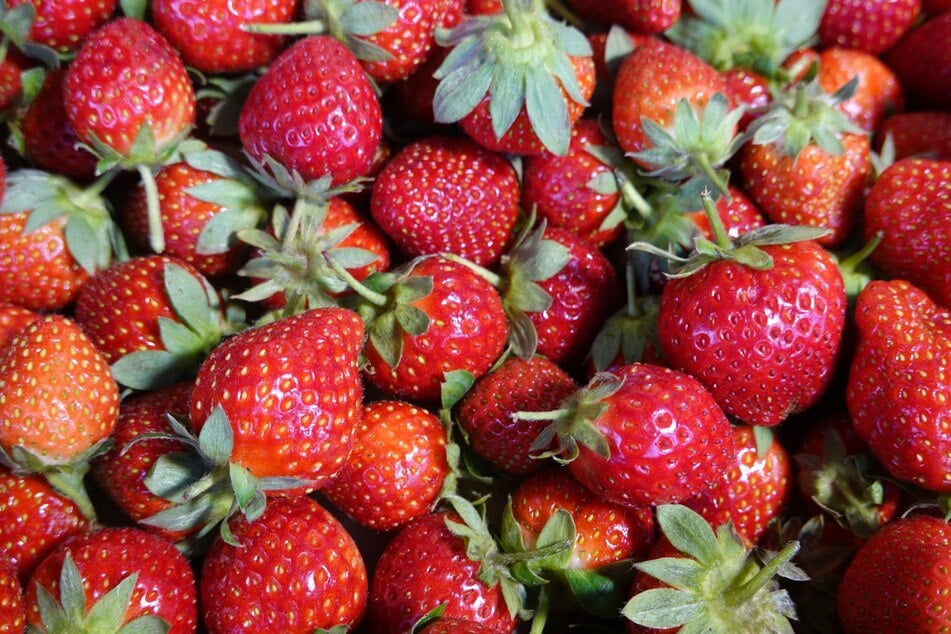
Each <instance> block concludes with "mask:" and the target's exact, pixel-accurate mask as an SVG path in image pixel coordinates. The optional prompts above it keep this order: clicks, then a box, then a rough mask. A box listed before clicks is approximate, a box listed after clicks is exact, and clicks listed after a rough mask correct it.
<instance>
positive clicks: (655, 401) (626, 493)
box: [521, 363, 735, 507]
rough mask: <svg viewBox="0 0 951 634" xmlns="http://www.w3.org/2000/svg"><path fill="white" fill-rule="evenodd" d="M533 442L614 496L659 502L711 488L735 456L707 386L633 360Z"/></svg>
mask: <svg viewBox="0 0 951 634" xmlns="http://www.w3.org/2000/svg"><path fill="white" fill-rule="evenodd" d="M521 416H522V417H525V418H531V417H536V418H546V417H547V418H548V419H549V420H550V419H552V418H554V419H555V422H553V423H552V424H551V426H550V427H549V428H548V429H546V430H545V431H544V432H543V433H542V434H541V435H539V437H538V439H537V440H536V443H535V446H534V447H533V449H534V450H536V451H541V450H543V449H544V448H545V447H548V446H550V443H551V441H552V440H553V439H557V440H556V442H555V448H554V449H552V450H549V451H545V452H544V454H543V455H552V456H558V457H559V458H560V460H564V461H566V462H568V467H569V469H571V473H572V475H574V476H575V477H576V478H577V479H578V480H579V481H580V482H581V483H582V484H583V485H584V486H585V487H587V488H588V489H589V490H590V491H592V492H593V493H594V494H595V495H597V496H598V497H600V498H602V499H604V500H605V501H608V502H613V503H615V504H621V505H625V506H634V507H637V506H654V505H656V504H666V503H668V502H673V501H681V500H685V499H687V498H689V497H691V496H692V495H695V494H697V493H699V492H701V491H704V490H706V489H708V488H709V487H710V486H711V485H712V484H713V483H714V482H716V481H717V479H718V478H720V477H721V476H722V474H723V473H724V472H725V471H726V469H727V467H729V465H730V461H731V459H732V456H733V455H734V454H735V450H734V447H733V432H732V430H731V429H730V425H729V423H728V422H727V419H726V416H724V415H723V412H722V411H721V410H720V408H719V406H717V404H716V403H715V402H714V400H713V398H712V397H711V396H710V394H709V392H707V391H706V389H704V387H703V386H702V385H700V383H699V382H697V381H696V380H695V379H693V378H692V377H690V376H688V375H686V374H684V373H682V372H677V371H676V370H671V369H668V368H662V367H658V366H652V365H646V364H642V363H632V364H630V365H627V366H624V367H622V368H620V369H619V370H617V371H616V372H615V373H614V374H608V373H601V374H597V375H595V377H594V378H593V379H592V380H591V381H590V382H589V383H588V385H587V387H585V388H582V389H581V390H579V391H578V392H576V393H575V394H574V395H572V396H571V397H569V398H568V399H567V400H566V401H565V402H563V404H562V405H561V407H560V408H559V410H556V411H555V412H551V413H549V412H544V413H539V414H535V415H530V414H528V413H527V412H523V413H522V414H521Z"/></svg>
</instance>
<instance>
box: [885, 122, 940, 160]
mask: <svg viewBox="0 0 951 634" xmlns="http://www.w3.org/2000/svg"><path fill="white" fill-rule="evenodd" d="M875 136H876V138H877V140H878V143H877V144H876V146H875V147H876V148H878V149H879V151H881V150H882V145H883V144H884V142H885V140H886V139H887V138H889V137H891V139H892V143H894V147H895V160H900V159H903V158H911V157H914V156H916V155H919V154H922V155H925V154H926V155H928V158H933V159H935V160H937V161H951V112H938V111H931V112H900V113H898V114H894V115H892V116H890V117H887V118H886V119H885V120H884V121H883V122H882V124H881V125H880V126H879V127H878V130H877V131H876V134H875Z"/></svg>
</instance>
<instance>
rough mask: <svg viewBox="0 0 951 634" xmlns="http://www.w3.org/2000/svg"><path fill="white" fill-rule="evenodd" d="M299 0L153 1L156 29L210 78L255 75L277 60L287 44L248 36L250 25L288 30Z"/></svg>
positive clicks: (272, 37) (269, 37)
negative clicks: (211, 75) (286, 25)
mask: <svg viewBox="0 0 951 634" xmlns="http://www.w3.org/2000/svg"><path fill="white" fill-rule="evenodd" d="M297 5H298V2H297V0H264V1H262V0H205V1H204V2H199V3H197V4H196V3H194V2H190V1H189V0H154V1H153V2H152V3H151V7H150V9H151V11H152V22H153V23H154V24H155V28H156V29H157V30H158V31H159V32H160V33H161V34H162V35H163V36H165V38H167V39H168V41H169V43H170V44H171V45H172V46H174V47H175V48H176V49H178V51H179V52H180V53H181V56H182V60H184V62H185V63H186V64H188V65H189V66H192V67H194V68H197V69H198V70H200V71H202V72H205V73H238V72H243V71H249V70H254V69H255V68H258V67H260V66H264V65H266V64H267V63H268V62H270V61H271V60H272V59H274V58H275V57H276V56H277V54H278V53H280V51H281V49H282V48H283V47H284V43H285V42H286V41H287V38H286V37H284V36H280V35H264V34H260V33H249V32H247V31H245V30H244V29H243V28H242V27H243V26H244V25H246V24H283V23H287V22H290V21H291V20H293V18H294V13H295V10H296V8H297Z"/></svg>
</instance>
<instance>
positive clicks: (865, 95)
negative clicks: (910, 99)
mask: <svg viewBox="0 0 951 634" xmlns="http://www.w3.org/2000/svg"><path fill="white" fill-rule="evenodd" d="M853 77H856V78H858V83H857V84H856V86H855V94H853V95H852V96H851V97H849V98H848V99H846V100H845V101H842V102H841V103H839V104H837V106H836V107H837V108H838V109H839V110H841V111H842V112H844V113H845V114H847V115H848V117H849V119H851V120H852V122H853V123H855V124H856V125H858V126H859V127H860V128H862V129H863V130H866V131H867V132H874V131H875V130H876V129H878V126H879V124H880V123H881V121H882V119H883V118H884V117H885V116H887V115H889V114H891V113H893V112H900V111H901V110H903V109H904V107H905V99H904V96H903V94H902V90H901V85H900V84H899V83H898V78H897V77H895V74H894V73H893V72H892V71H891V70H890V69H889V68H888V66H886V65H885V64H884V63H883V62H882V61H881V60H880V59H879V58H877V57H875V56H874V55H871V54H869V53H863V52H862V51H857V50H853V49H843V48H830V49H826V50H824V51H822V52H821V53H819V75H818V79H819V85H820V86H821V87H822V89H823V90H824V91H826V92H827V93H829V94H830V95H831V94H833V93H835V91H837V90H838V89H839V88H841V87H842V86H844V85H845V84H847V83H848V82H849V81H851V80H852V78H853Z"/></svg>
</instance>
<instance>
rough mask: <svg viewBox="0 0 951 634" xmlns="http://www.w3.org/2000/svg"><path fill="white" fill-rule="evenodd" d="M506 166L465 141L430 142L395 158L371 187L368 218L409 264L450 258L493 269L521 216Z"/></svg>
mask: <svg viewBox="0 0 951 634" xmlns="http://www.w3.org/2000/svg"><path fill="white" fill-rule="evenodd" d="M518 203H519V184H518V176H517V174H516V173H515V170H514V169H513V168H512V166H511V165H510V164H509V162H508V161H506V160H505V158H504V157H503V156H502V155H500V154H495V153H493V152H490V151H489V150H486V149H484V148H482V147H480V146H479V145H478V144H476V143H474V142H472V141H470V140H468V139H464V138H450V137H429V138H426V139H423V140H420V141H417V142H416V143H412V144H410V145H408V146H406V147H405V148H403V149H402V150H400V151H399V152H397V153H396V155H395V156H393V158H392V159H390V161H389V162H388V163H387V165H386V167H384V168H383V171H382V172H381V173H380V175H379V176H378V177H377V178H376V181H375V182H374V184H373V193H372V196H371V199H370V212H371V214H372V215H373V219H374V220H375V221H376V223H377V225H379V227H380V228H381V229H382V230H383V232H384V233H385V234H386V235H387V236H388V237H389V238H390V239H391V240H392V241H393V242H394V243H395V244H396V246H397V247H398V248H399V249H400V250H401V251H402V252H403V253H404V254H406V255H407V256H408V257H416V256H419V255H429V254H434V253H442V252H449V253H454V254H456V255H459V256H462V257H464V258H466V259H468V260H471V261H473V262H475V263H476V264H480V265H482V266H490V267H491V266H494V265H496V264H498V262H499V260H500V259H501V257H502V254H503V253H504V252H505V250H506V248H507V247H508V245H509V244H510V243H511V241H512V238H513V237H514V235H513V228H514V227H515V221H516V219H517V217H518V211H519V206H518Z"/></svg>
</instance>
